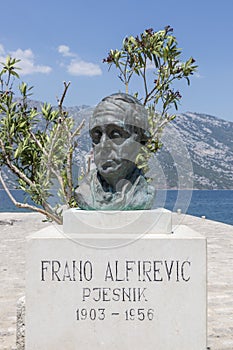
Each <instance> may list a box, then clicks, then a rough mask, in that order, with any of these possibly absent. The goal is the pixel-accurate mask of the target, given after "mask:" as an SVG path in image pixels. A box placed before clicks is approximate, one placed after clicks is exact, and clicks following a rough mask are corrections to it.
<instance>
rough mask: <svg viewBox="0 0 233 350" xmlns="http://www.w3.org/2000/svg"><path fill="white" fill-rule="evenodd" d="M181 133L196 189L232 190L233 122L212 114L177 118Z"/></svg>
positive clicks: (192, 114) (175, 124)
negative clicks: (189, 159) (189, 158)
mask: <svg viewBox="0 0 233 350" xmlns="http://www.w3.org/2000/svg"><path fill="white" fill-rule="evenodd" d="M174 127H175V128H176V129H177V130H178V131H179V133H180V135H181V137H182V139H183V141H184V142H185V144H186V147H187V149H188V152H189V155H190V157H191V161H192V165H193V172H194V188H200V189H202V188H210V189H217V188H218V189H229V188H233V123H232V122H230V121H225V120H222V119H219V118H216V117H213V116H210V115H206V114H198V113H191V112H188V113H184V114H181V115H178V116H177V118H176V119H175V121H174Z"/></svg>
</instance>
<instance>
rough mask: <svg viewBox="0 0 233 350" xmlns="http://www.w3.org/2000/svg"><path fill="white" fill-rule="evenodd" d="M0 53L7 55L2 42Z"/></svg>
mask: <svg viewBox="0 0 233 350" xmlns="http://www.w3.org/2000/svg"><path fill="white" fill-rule="evenodd" d="M0 55H5V49H4V46H3V45H2V44H0Z"/></svg>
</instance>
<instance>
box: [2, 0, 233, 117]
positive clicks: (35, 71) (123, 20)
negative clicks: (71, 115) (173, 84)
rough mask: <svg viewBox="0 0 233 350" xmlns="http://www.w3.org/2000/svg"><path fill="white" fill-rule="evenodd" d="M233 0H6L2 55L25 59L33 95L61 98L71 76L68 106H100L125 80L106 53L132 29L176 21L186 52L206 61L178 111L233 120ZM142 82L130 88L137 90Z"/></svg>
mask: <svg viewBox="0 0 233 350" xmlns="http://www.w3.org/2000/svg"><path fill="white" fill-rule="evenodd" d="M232 13H233V1H232V0H222V1H218V0H215V1H213V0H195V1H189V0H180V1H179V0H176V1H175V0H166V1H157V0H140V1H139V0H118V1H116V0H115V1H106V0H99V1H97V0H82V1H80V0H73V1H70V0H67V1H61V0H56V1H55V0H54V1H52V0H50V1H49V0H40V1H32V0H30V1H29V0H25V1H24V0H21V1H18V0H11V1H10V2H7V1H5V2H2V3H1V30H0V61H2V60H3V59H4V57H5V56H6V55H7V54H11V55H13V56H15V57H18V58H21V65H22V71H21V77H22V80H24V81H26V82H27V83H29V85H33V86H34V90H33V91H34V95H33V98H34V99H36V100H40V101H47V102H50V103H52V104H56V98H57V97H59V96H60V95H61V93H62V89H63V81H71V86H70V89H69V92H68V95H67V98H66V100H65V105H67V106H75V105H81V104H87V105H95V104H97V103H98V102H99V101H100V100H101V99H102V98H103V97H104V96H106V95H109V94H111V93H113V92H117V91H119V90H121V91H124V86H123V85H122V83H121V81H120V80H119V79H118V78H117V74H116V72H115V71H114V70H112V71H110V73H109V72H108V67H107V65H105V64H103V63H102V59H103V58H104V57H106V56H107V53H108V51H109V50H110V49H115V48H120V47H121V43H122V40H123V39H124V37H125V36H128V35H137V34H140V33H141V32H143V30H144V29H147V28H153V29H154V30H160V29H163V28H164V27H165V26H166V25H170V26H171V27H173V28H174V35H175V36H176V38H177V40H178V43H179V47H181V48H182V50H183V59H187V58H189V57H190V56H193V57H194V58H195V59H196V62H197V64H198V66H199V69H198V74H195V76H194V77H192V79H191V86H189V87H188V86H187V85H186V84H181V85H180V86H178V88H179V89H180V92H181V95H182V96H183V98H182V100H181V105H180V107H179V112H185V111H191V112H200V113H206V114H210V115H214V116H217V117H220V118H223V119H226V120H231V121H233V108H232V100H233V88H232V85H233V20H232ZM135 90H136V86H133V85H132V86H130V89H129V91H130V92H131V93H133V92H135Z"/></svg>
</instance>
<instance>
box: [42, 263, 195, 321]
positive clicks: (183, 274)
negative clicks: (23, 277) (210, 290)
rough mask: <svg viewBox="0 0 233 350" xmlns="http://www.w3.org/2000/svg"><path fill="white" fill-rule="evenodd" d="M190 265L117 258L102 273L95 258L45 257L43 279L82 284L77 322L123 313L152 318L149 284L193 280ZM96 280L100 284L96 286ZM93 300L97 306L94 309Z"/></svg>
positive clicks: (132, 318)
mask: <svg viewBox="0 0 233 350" xmlns="http://www.w3.org/2000/svg"><path fill="white" fill-rule="evenodd" d="M98 268H99V267H98ZM190 268H191V262H190V261H189V260H182V261H180V260H125V261H118V260H115V261H106V262H105V263H103V264H101V275H100V274H99V273H98V274H97V273H96V266H95V263H94V262H92V261H91V260H42V261H41V268H40V279H41V282H42V283H46V284H47V283H56V282H57V283H59V284H60V283H70V282H77V283H79V293H80V294H79V300H80V305H79V306H78V307H77V310H76V320H77V321H85V320H92V321H94V320H102V321H103V320H106V319H108V317H117V316H119V317H120V316H121V317H122V314H123V317H124V319H125V320H126V321H130V320H131V321H133V320H138V321H144V320H147V321H152V320H153V318H154V313H155V310H154V309H153V308H150V306H149V305H150V301H151V300H149V297H148V295H149V293H148V288H149V287H148V285H149V286H152V285H154V284H155V283H160V284H161V283H166V284H167V283H169V282H171V283H174V282H175V283H188V282H189V281H190V279H191V274H190ZM96 275H98V276H96ZM96 280H97V281H98V282H97V285H96V286H94V287H93V282H94V283H95V281H96ZM116 282H119V286H116ZM122 283H123V286H122ZM89 284H91V286H90V285H89ZM109 302H111V304H112V305H113V304H117V302H121V303H122V302H123V304H126V308H125V309H124V310H123V311H122V307H120V310H121V312H118V309H116V310H115V311H114V312H112V311H111V308H109V306H110V305H109ZM90 303H91V304H92V305H93V303H94V304H95V305H97V306H96V307H91V308H90V307H88V305H90ZM132 303H135V305H136V304H137V306H138V303H140V304H142V307H140V308H137V307H136V308H135V307H132V305H133V304H132ZM147 304H148V307H146V305H147ZM98 305H100V307H98ZM103 305H106V307H103ZM129 305H130V307H129Z"/></svg>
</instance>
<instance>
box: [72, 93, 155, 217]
mask: <svg viewBox="0 0 233 350" xmlns="http://www.w3.org/2000/svg"><path fill="white" fill-rule="evenodd" d="M148 129H149V125H148V116H147V111H146V109H145V108H144V106H143V105H142V104H141V103H140V102H139V101H138V100H137V99H136V98H134V97H132V96H130V95H128V94H123V93H118V94H113V95H111V96H108V97H106V98H104V99H103V100H102V101H101V102H100V103H99V104H98V105H97V107H96V108H95V110H94V113H93V115H92V117H91V119H90V127H89V130H90V135H91V138H92V142H93V150H94V161H95V164H96V169H94V170H92V171H91V172H90V174H89V175H88V176H87V177H86V178H85V179H84V180H83V182H82V183H81V184H80V186H79V187H78V188H77V189H76V191H75V196H76V201H77V203H78V205H79V207H80V208H81V209H86V210H139V209H150V208H151V206H152V204H153V199H154V193H155V191H154V188H153V187H152V186H150V185H149V184H148V182H147V179H146V178H145V176H144V174H143V172H142V171H141V170H140V169H138V168H137V166H136V164H135V160H136V157H137V155H138V154H139V152H140V150H141V147H142V146H143V144H145V142H146V141H147V139H148V137H149V133H148Z"/></svg>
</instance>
